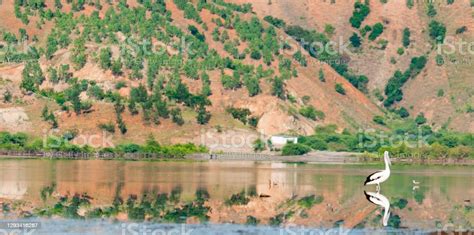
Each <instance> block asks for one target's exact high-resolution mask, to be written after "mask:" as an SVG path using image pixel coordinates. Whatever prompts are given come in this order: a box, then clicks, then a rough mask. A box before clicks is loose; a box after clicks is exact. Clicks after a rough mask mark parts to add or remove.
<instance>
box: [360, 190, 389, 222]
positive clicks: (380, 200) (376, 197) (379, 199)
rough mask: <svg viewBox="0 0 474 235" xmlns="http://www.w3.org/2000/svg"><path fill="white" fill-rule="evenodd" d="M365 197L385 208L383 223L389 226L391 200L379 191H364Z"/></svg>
mask: <svg viewBox="0 0 474 235" xmlns="http://www.w3.org/2000/svg"><path fill="white" fill-rule="evenodd" d="M364 194H365V198H367V200H368V201H369V202H371V203H373V204H375V205H379V206H381V207H383V208H384V211H383V217H382V224H383V226H387V224H388V219H389V218H390V201H389V200H388V199H387V198H386V197H385V196H384V195H382V194H380V193H379V192H377V193H372V192H366V191H364Z"/></svg>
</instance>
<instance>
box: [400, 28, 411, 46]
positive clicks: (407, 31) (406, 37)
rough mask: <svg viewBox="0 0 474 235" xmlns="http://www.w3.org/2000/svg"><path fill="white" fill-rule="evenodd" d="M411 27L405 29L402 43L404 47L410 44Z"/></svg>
mask: <svg viewBox="0 0 474 235" xmlns="http://www.w3.org/2000/svg"><path fill="white" fill-rule="evenodd" d="M410 35H411V33H410V29H409V28H405V29H403V38H402V43H403V46H404V47H408V46H409V45H410Z"/></svg>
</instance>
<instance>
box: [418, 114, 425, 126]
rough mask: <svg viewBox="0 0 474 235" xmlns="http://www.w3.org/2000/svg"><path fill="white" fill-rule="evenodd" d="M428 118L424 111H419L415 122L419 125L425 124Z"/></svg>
mask: <svg viewBox="0 0 474 235" xmlns="http://www.w3.org/2000/svg"><path fill="white" fill-rule="evenodd" d="M426 121H427V120H426V118H425V114H424V113H419V114H418V116H416V118H415V122H416V124H417V125H423V124H425V123H426Z"/></svg>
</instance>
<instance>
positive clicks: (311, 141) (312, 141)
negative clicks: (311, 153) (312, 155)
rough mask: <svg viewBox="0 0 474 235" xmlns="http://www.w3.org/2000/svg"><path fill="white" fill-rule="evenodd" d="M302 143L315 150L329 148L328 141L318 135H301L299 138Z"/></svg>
mask: <svg viewBox="0 0 474 235" xmlns="http://www.w3.org/2000/svg"><path fill="white" fill-rule="evenodd" d="M298 141H299V142H300V143H301V144H304V145H306V146H309V147H311V148H312V149H314V150H327V149H328V145H327V143H326V142H325V141H324V140H323V139H321V138H320V137H317V136H301V137H299V138H298Z"/></svg>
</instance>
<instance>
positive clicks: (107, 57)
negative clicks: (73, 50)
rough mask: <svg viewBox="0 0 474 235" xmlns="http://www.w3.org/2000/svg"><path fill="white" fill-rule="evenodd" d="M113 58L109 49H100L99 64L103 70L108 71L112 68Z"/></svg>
mask: <svg viewBox="0 0 474 235" xmlns="http://www.w3.org/2000/svg"><path fill="white" fill-rule="evenodd" d="M111 57H112V51H111V50H110V48H109V47H107V48H102V49H100V52H99V64H100V67H101V68H102V69H103V70H107V69H109V68H110V67H111V66H112V62H111Z"/></svg>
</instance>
